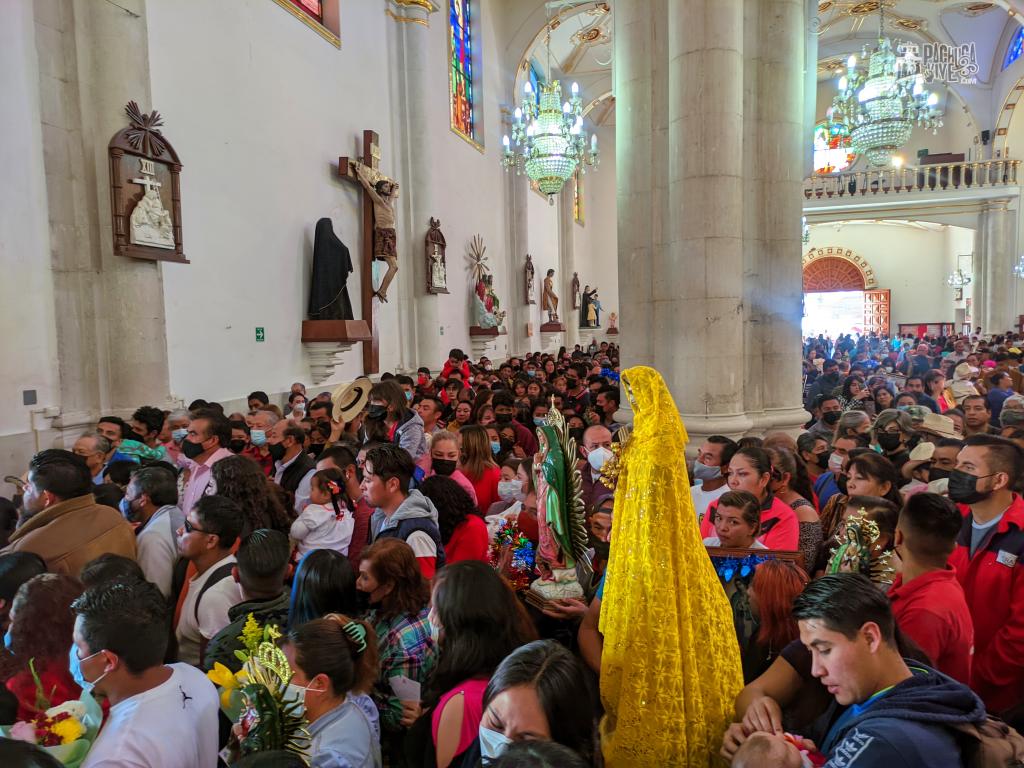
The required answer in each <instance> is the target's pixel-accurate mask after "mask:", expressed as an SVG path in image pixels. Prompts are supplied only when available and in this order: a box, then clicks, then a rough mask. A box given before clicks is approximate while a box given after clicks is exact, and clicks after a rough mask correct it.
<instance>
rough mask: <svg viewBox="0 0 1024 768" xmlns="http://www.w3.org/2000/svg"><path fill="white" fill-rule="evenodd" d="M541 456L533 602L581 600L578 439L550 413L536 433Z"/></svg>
mask: <svg viewBox="0 0 1024 768" xmlns="http://www.w3.org/2000/svg"><path fill="white" fill-rule="evenodd" d="M537 443H538V445H539V449H538V452H537V454H536V456H534V464H533V471H534V481H535V483H536V488H537V528H538V533H539V542H538V547H537V557H536V564H537V572H538V573H539V574H540V578H539V579H537V580H536V581H535V582H533V584H532V585H531V586H530V591H531V592H532V593H534V594H533V595H532V597H533V598H534V601H538V598H539V602H542V603H543V602H545V601H548V600H558V599H562V598H567V597H576V598H578V597H581V596H582V595H583V588H582V587H581V586H580V582H579V578H578V577H577V564H578V565H579V566H580V567H582V568H583V570H584V571H585V572H586V571H589V569H590V558H589V555H588V553H587V530H586V526H585V524H584V505H583V499H582V492H583V491H582V489H583V481H582V478H581V476H580V471H579V469H578V468H577V466H576V462H575V460H574V459H573V457H574V456H576V439H575V438H574V437H572V436H571V435H570V434H569V432H568V430H567V428H566V423H565V418H564V417H563V416H562V413H561V412H560V411H559V410H558V409H557V408H554V407H552V408H551V410H550V411H548V415H547V418H546V420H545V423H544V424H543V425H542V426H540V427H538V428H537Z"/></svg>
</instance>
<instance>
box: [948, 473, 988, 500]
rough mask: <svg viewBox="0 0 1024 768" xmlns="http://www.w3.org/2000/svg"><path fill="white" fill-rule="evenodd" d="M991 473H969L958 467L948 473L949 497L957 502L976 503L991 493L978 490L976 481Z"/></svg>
mask: <svg viewBox="0 0 1024 768" xmlns="http://www.w3.org/2000/svg"><path fill="white" fill-rule="evenodd" d="M983 477H992V475H982V476H981V477H979V476H978V475H971V474H968V473H967V472H964V471H962V470H959V469H954V470H953V471H951V472H950V473H949V498H950V499H951V500H952V501H955V502H956V503H957V504H977V503H978V502H979V501H984V500H985V499H987V498H988V497H989V496H991V495H992V491H979V490H978V481H979V480H981V479H982V478H983Z"/></svg>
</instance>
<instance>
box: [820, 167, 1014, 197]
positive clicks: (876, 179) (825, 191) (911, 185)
mask: <svg viewBox="0 0 1024 768" xmlns="http://www.w3.org/2000/svg"><path fill="white" fill-rule="evenodd" d="M1019 165H1020V160H984V161H979V162H972V163H968V162H962V163H936V164H935V165H920V166H916V167H912V168H906V167H905V168H879V169H877V170H868V171H844V172H842V173H832V174H828V175H826V176H812V177H811V178H809V179H804V197H805V198H807V199H808V200H810V199H812V198H830V197H831V198H836V197H846V198H852V197H862V196H867V195H878V194H883V195H889V194H893V195H895V194H908V193H914V192H935V191H948V190H964V189H980V188H982V187H1008V186H1015V185H1017V184H1018V183H1019V182H1018V180H1017V167H1018V166H1019Z"/></svg>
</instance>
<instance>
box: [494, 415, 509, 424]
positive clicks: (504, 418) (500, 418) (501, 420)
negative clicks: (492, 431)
mask: <svg viewBox="0 0 1024 768" xmlns="http://www.w3.org/2000/svg"><path fill="white" fill-rule="evenodd" d="M494 420H495V421H496V422H497V423H498V424H508V423H509V422H510V421H512V414H511V413H496V414H494Z"/></svg>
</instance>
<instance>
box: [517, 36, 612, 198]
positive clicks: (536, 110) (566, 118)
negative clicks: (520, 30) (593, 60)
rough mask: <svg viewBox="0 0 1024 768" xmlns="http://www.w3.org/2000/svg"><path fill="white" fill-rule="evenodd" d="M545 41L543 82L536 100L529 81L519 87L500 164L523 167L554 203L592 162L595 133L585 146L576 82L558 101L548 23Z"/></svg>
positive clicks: (595, 160)
mask: <svg viewBox="0 0 1024 768" xmlns="http://www.w3.org/2000/svg"><path fill="white" fill-rule="evenodd" d="M547 44H548V76H549V77H548V82H545V83H541V84H540V85H539V87H540V94H539V97H540V98H539V99H538V95H537V94H535V93H534V90H533V86H532V85H531V84H530V82H529V81H527V82H526V84H525V85H524V86H523V101H522V103H521V104H520V106H518V107H516V111H515V113H514V114H513V121H512V136H511V138H509V136H508V134H505V135H504V136H503V137H502V139H501V143H502V145H503V147H504V153H503V155H502V159H501V164H502V165H503V166H505V170H506V171H508V170H510V169H512V168H515V169H516V174H517V175H518V174H520V173H522V172H523V171H524V170H525V171H526V175H527V176H529V177H530V180H531V181H533V182H535V183H536V184H537V186H538V187H539V188H540V191H541V192H543V193H544V194H545V195H547V196H548V201H549V202H550V203H551V204H552V205H554V195H556V194H558V193H559V192H561V191H562V186H563V185H564V184H565V182H566V181H568V180H569V179H571V178H572V175H573V174H574V173H575V172H576V169H577V168H578V169H579V170H580V172H581V173H585V172H586V166H588V165H589V166H591V167H596V166H597V164H598V160H599V157H598V152H597V135H596V134H591V136H590V142H589V150H588V142H587V134H586V132H585V131H584V130H583V99H582V98H581V97H580V87H579V85H578V84H577V83H573V84H572V96H571V97H570V99H569V100H568V101H566V102H563V101H562V85H561V83H559V82H558V81H557V80H551V78H550V74H551V32H550V27H549V31H548V40H547Z"/></svg>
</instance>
